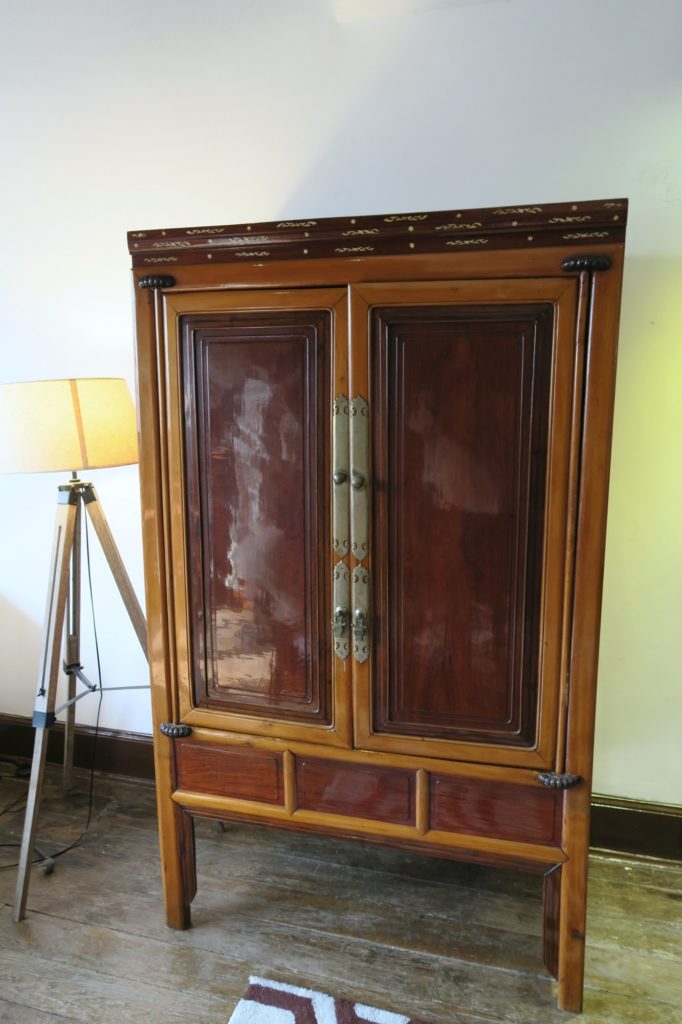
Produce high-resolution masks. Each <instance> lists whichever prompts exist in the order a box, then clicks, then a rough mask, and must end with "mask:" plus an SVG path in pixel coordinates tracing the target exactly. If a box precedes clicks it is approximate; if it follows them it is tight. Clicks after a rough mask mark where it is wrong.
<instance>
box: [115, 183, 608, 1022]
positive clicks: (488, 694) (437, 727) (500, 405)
mask: <svg viewBox="0 0 682 1024" xmlns="http://www.w3.org/2000/svg"><path fill="white" fill-rule="evenodd" d="M626 214H627V203H626V202H625V201H624V200H610V201H605V202H588V203H574V204H566V205H556V206H545V207H542V206H532V207H514V208H508V209H495V210H474V211H449V212H446V213H429V214H407V215H394V216H385V217H360V218H340V219H336V220H319V221H314V220H310V221H302V222H280V223H278V224H261V225H237V226H232V227H220V226H216V227H210V228H184V229H176V230H165V231H143V232H132V233H131V234H130V235H129V243H130V251H131V254H132V256H133V271H134V278H135V281H136V284H137V285H139V287H138V288H136V296H137V336H138V373H139V388H138V393H139V407H140V423H141V475H142V495H143V514H144V539H145V567H146V584H147V605H148V619H149V628H150V645H149V646H150V652H151V667H152V690H153V704H154V720H155V751H156V762H157V787H158V798H159V817H160V825H161V847H162V861H163V871H164V885H165V896H166V909H167V917H168V922H169V924H171V925H172V926H174V927H187V926H188V925H189V923H190V915H189V906H190V903H191V900H192V897H193V894H194V890H195V884H196V883H195V872H194V863H193V859H194V858H193V826H192V821H193V818H194V817H195V816H201V815H204V816H209V817H217V818H245V819H248V820H252V821H262V822H267V823H269V824H274V825H280V826H282V827H285V828H295V829H301V830H303V831H321V832H327V833H331V834H335V835H346V834H347V835H353V836H355V837H358V836H360V837H363V838H365V839H366V840H367V841H370V842H381V843H389V844H394V845H398V846H403V847H406V848H409V849H418V850H423V851H424V852H425V853H429V854H435V855H440V856H446V857H454V858H459V859H464V860H475V861H481V862H485V863H491V864H501V865H505V864H506V865H511V866H516V867H521V868H524V869H527V870H529V871H534V872H537V873H539V874H543V875H544V876H545V888H544V899H545V945H544V954H545V962H546V964H547V967H548V968H549V970H550V971H551V972H552V973H553V974H554V975H555V977H557V978H558V982H559V986H558V999H559V1005H560V1006H562V1007H564V1008H566V1009H572V1010H576V1009H579V1008H580V1005H581V1000H582V973H583V957H584V934H585V894H586V864H587V842H588V822H589V801H590V778H591V764H592V739H593V720H594V697H595V682H596V663H597V652H598V635H599V605H600V599H601V575H602V564H603V547H604V532H605V522H606V494H607V483H608V463H609V450H610V431H611V419H612V411H613V389H614V376H615V351H616V338H617V320H618V307H619V296H620V281H621V270H622V255H623V242H624V232H625V221H626ZM576 225H579V227H576Z"/></svg>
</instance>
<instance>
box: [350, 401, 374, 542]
mask: <svg viewBox="0 0 682 1024" xmlns="http://www.w3.org/2000/svg"><path fill="white" fill-rule="evenodd" d="M349 409H350V457H351V466H352V467H353V468H352V470H351V492H350V536H351V550H352V552H353V554H354V555H355V557H356V558H357V560H358V561H359V562H362V561H363V559H365V558H366V557H367V555H368V554H369V486H368V470H369V407H368V405H367V401H366V399H364V398H363V397H362V396H361V395H357V396H356V397H355V398H353V399H351V401H350V404H349Z"/></svg>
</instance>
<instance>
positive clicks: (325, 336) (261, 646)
mask: <svg viewBox="0 0 682 1024" xmlns="http://www.w3.org/2000/svg"><path fill="white" fill-rule="evenodd" d="M181 345H182V366H183V393H184V425H183V429H184V452H185V471H186V481H187V510H186V511H187V534H188V536H187V543H188V554H189V596H190V607H189V613H190V616H191V630H190V632H191V636H192V638H193V643H192V663H193V681H194V702H195V704H196V705H198V706H201V707H207V708H216V709H219V710H222V711H231V712H241V713H245V714H250V715H259V714H260V715H266V716H268V717H280V718H286V719H290V720H294V721H310V722H317V723H320V724H328V723H330V722H331V693H330V687H331V653H330V647H329V627H328V624H329V622H330V620H331V612H330V609H329V597H328V589H329V587H328V581H329V578H330V572H331V568H330V563H329V557H328V554H327V551H328V542H327V538H328V535H329V525H328V507H327V506H328V503H327V482H328V480H329V475H330V471H329V422H330V416H331V374H332V355H331V314H330V313H329V312H328V311H324V310H322V311H305V310H299V309H295V310H288V311H287V310H283V311H281V312H264V311H257V310H251V311H245V310H240V311H235V312H227V313H225V312H223V313H220V314H212V315H201V314H197V315H191V316H186V317H184V318H183V319H182V321H181Z"/></svg>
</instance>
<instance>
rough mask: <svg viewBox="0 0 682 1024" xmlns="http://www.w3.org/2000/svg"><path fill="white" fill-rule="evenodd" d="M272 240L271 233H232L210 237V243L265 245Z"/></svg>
mask: <svg viewBox="0 0 682 1024" xmlns="http://www.w3.org/2000/svg"><path fill="white" fill-rule="evenodd" d="M269 241H270V235H246V236H245V235H241V236H240V235H231V236H230V237H227V238H209V240H208V244H209V245H263V243H264V242H265V243H267V242H269Z"/></svg>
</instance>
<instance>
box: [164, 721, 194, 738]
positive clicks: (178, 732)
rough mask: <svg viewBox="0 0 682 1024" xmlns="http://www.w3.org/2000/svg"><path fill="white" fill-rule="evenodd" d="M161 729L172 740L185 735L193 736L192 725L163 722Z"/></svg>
mask: <svg viewBox="0 0 682 1024" xmlns="http://www.w3.org/2000/svg"><path fill="white" fill-rule="evenodd" d="M159 729H160V730H161V732H162V733H163V735H164V736H168V737H169V738H170V739H172V740H178V739H182V738H183V737H184V736H191V734H192V726H191V725H179V724H178V723H177V722H162V723H161V725H160V726H159Z"/></svg>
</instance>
